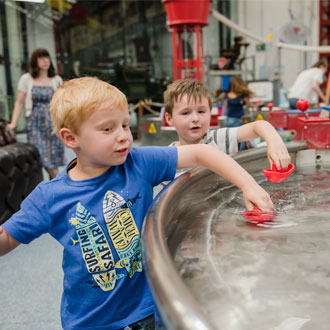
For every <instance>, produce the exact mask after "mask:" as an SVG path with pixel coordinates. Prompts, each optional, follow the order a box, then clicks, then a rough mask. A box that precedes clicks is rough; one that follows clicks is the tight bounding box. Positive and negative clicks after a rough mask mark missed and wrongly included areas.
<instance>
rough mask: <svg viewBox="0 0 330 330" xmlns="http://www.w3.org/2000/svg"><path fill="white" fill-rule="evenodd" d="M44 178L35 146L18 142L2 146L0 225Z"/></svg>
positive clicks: (0, 162)
mask: <svg viewBox="0 0 330 330" xmlns="http://www.w3.org/2000/svg"><path fill="white" fill-rule="evenodd" d="M42 180H43V174H42V164H41V161H40V156H39V152H38V150H37V148H36V147H35V146H33V145H31V144H28V143H22V142H16V143H12V144H9V145H6V146H4V147H1V148H0V187H1V189H0V225H1V224H2V223H4V222H5V221H6V220H8V219H9V218H10V217H11V215H12V214H13V213H15V212H17V211H18V210H19V209H20V205H21V202H22V201H23V199H24V198H25V197H26V196H27V195H28V194H29V193H30V192H31V191H32V190H33V189H34V188H35V187H36V185H37V184H38V183H39V182H41V181H42Z"/></svg>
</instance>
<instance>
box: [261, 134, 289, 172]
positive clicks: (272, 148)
mask: <svg viewBox="0 0 330 330" xmlns="http://www.w3.org/2000/svg"><path fill="white" fill-rule="evenodd" d="M267 156H268V160H269V163H270V167H272V164H273V163H275V165H276V168H277V169H279V170H281V169H282V170H286V169H287V168H288V166H289V164H290V163H291V157H290V154H289V152H288V149H287V148H286V146H285V144H284V142H283V141H282V139H278V140H277V141H273V142H272V143H270V144H269V145H268V148H267Z"/></svg>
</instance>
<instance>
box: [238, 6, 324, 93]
mask: <svg viewBox="0 0 330 330" xmlns="http://www.w3.org/2000/svg"><path fill="white" fill-rule="evenodd" d="M237 10H238V24H239V25H240V26H242V27H244V28H246V29H248V30H249V31H251V32H252V33H254V34H256V35H259V36H261V37H263V38H267V36H268V35H269V34H272V35H273V37H274V40H276V35H277V34H276V32H277V30H278V29H279V28H280V27H281V26H282V25H283V24H285V23H288V22H290V20H291V18H290V12H291V13H292V14H293V16H294V19H295V20H296V21H299V22H301V23H304V24H305V25H307V26H308V27H309V28H310V29H311V35H310V38H309V40H308V41H307V45H310V46H311V45H318V35H319V18H318V10H319V2H318V1H315V0H277V1H272V0H244V1H238V7H237ZM246 40H247V41H248V42H249V43H250V46H249V48H248V55H249V56H255V63H256V78H257V79H261V78H262V75H263V67H264V65H265V61H266V58H273V60H272V63H271V64H274V65H277V64H278V63H279V57H278V56H277V54H276V56H273V54H272V51H269V50H268V51H267V47H266V51H257V50H256V46H257V44H259V43H258V42H256V41H254V40H251V39H246ZM270 48H271V47H268V49H270ZM275 52H276V51H275ZM317 60H318V53H304V52H298V51H289V50H281V52H280V64H281V66H280V81H281V83H282V86H283V87H285V88H289V87H290V86H291V84H292V83H293V81H294V79H295V78H296V76H297V75H298V73H299V72H300V71H302V70H304V69H307V68H309V67H311V66H312V65H313V63H314V62H316V61H317ZM274 62H275V63H274ZM276 62H277V63H276Z"/></svg>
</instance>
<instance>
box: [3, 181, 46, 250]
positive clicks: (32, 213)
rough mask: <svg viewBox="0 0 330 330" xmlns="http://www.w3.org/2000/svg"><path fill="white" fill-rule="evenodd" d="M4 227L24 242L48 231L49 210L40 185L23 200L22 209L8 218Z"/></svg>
mask: <svg viewBox="0 0 330 330" xmlns="http://www.w3.org/2000/svg"><path fill="white" fill-rule="evenodd" d="M2 227H3V228H4V229H5V230H6V232H7V233H9V234H10V235H11V236H12V237H14V238H15V239H16V240H17V241H18V242H20V243H23V244H28V243H30V242H31V241H32V240H34V239H35V238H38V237H39V236H41V235H42V234H44V233H46V232H48V228H49V221H48V212H47V209H46V204H45V203H44V198H43V195H42V192H41V189H40V185H39V186H37V187H36V188H35V189H34V190H33V191H32V192H31V194H30V195H29V196H28V197H27V198H26V199H25V200H24V201H23V202H22V204H21V209H20V210H19V211H18V212H16V213H15V214H14V215H13V216H12V217H11V218H10V219H8V220H7V221H6V222H5V223H4V224H3V225H2Z"/></svg>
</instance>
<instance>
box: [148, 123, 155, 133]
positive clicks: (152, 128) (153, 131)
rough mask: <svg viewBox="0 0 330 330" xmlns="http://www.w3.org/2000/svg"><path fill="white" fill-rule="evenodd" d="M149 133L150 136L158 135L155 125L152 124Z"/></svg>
mask: <svg viewBox="0 0 330 330" xmlns="http://www.w3.org/2000/svg"><path fill="white" fill-rule="evenodd" d="M148 132H149V134H156V133H157V130H156V127H155V124H154V123H151V124H150V126H149V131H148Z"/></svg>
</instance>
